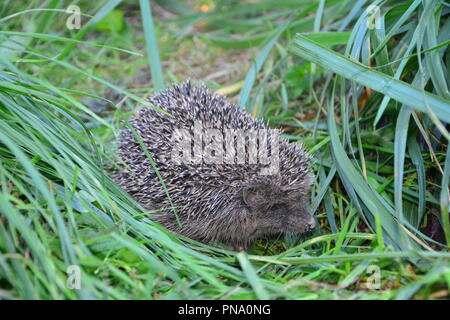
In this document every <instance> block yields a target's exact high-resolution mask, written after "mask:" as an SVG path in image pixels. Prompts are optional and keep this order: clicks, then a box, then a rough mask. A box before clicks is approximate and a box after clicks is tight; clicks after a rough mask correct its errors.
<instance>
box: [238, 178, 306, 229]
mask: <svg viewBox="0 0 450 320" xmlns="http://www.w3.org/2000/svg"><path fill="white" fill-rule="evenodd" d="M243 201H244V203H245V205H246V206H247V207H248V208H249V210H250V212H251V213H252V217H253V218H254V219H255V222H254V223H255V228H256V229H257V231H258V234H260V235H264V234H266V235H267V234H276V233H291V234H298V233H304V232H308V231H311V230H313V229H314V227H315V220H314V218H313V217H312V216H311V214H310V213H309V210H308V207H309V198H308V194H307V190H304V189H301V188H297V189H293V188H292V187H291V188H284V187H282V186H279V185H277V184H276V183H273V182H272V183H270V182H266V183H261V182H258V183H256V184H253V185H250V186H247V187H245V188H244V189H243Z"/></svg>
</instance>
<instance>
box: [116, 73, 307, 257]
mask: <svg viewBox="0 0 450 320" xmlns="http://www.w3.org/2000/svg"><path fill="white" fill-rule="evenodd" d="M149 100H150V103H151V104H153V105H154V106H156V107H158V108H160V109H163V110H164V111H166V112H168V113H170V114H171V115H172V116H167V115H165V114H164V113H162V112H159V111H156V110H154V109H152V108H149V107H146V108H142V109H140V110H139V111H138V112H137V114H136V115H135V116H134V117H133V118H132V119H131V120H130V124H131V125H132V126H133V128H134V129H135V133H137V134H138V135H139V136H140V138H141V143H143V144H144V145H145V148H146V149H147V150H148V152H149V154H150V155H151V157H152V158H153V160H154V162H155V164H156V168H157V171H158V173H159V175H160V176H161V178H162V180H163V181H164V184H165V187H166V188H164V187H163V184H162V183H161V181H160V178H159V177H158V175H157V173H156V172H155V170H154V169H153V167H152V165H151V163H150V162H149V159H148V157H147V155H146V153H145V152H144V150H143V149H142V147H141V144H140V141H138V139H136V136H135V135H134V132H133V131H134V130H130V128H128V127H125V128H124V129H122V130H121V132H120V134H119V139H118V155H119V156H120V157H121V159H122V160H123V162H124V163H125V164H126V165H123V164H122V163H121V162H119V163H118V166H119V168H120V169H119V170H118V171H116V172H115V173H114V176H113V178H114V180H115V181H116V182H117V183H118V184H119V185H120V186H121V187H122V188H123V189H124V190H125V191H126V192H128V193H129V194H130V195H131V196H132V197H133V198H134V199H135V200H136V201H137V202H139V203H140V204H141V206H142V207H143V208H144V209H146V210H149V211H156V212H155V213H150V218H151V219H153V220H155V221H157V222H159V223H160V224H162V225H164V226H165V227H166V228H167V229H169V230H171V231H174V232H176V233H179V234H182V235H184V236H187V237H189V238H192V239H194V240H198V241H200V242H204V243H208V242H214V241H219V242H221V243H224V244H226V245H229V246H231V247H232V248H233V249H234V250H247V248H248V247H249V245H250V244H251V243H252V242H253V241H254V240H256V239H258V238H261V237H264V236H268V235H276V234H280V233H289V234H299V233H304V232H308V231H311V230H312V229H313V228H314V226H315V220H314V218H313V217H312V216H311V214H310V213H309V211H308V207H309V189H310V186H311V184H312V181H313V174H312V172H311V169H310V166H309V162H310V157H309V156H308V155H307V154H306V153H305V151H304V150H303V148H302V147H301V146H300V145H299V144H289V143H288V141H287V140H286V139H284V138H281V137H280V133H281V132H280V131H279V130H276V129H270V128H269V127H268V125H267V124H265V123H264V122H262V121H261V120H258V119H254V118H253V117H252V116H251V115H249V114H248V113H246V112H244V111H241V110H240V109H239V108H238V107H237V106H235V105H233V104H231V103H229V102H228V101H227V100H226V99H225V98H224V97H222V96H219V95H217V94H213V93H212V92H211V91H210V90H209V89H207V88H206V87H204V86H194V85H192V83H191V82H190V81H187V82H184V83H181V84H178V85H174V86H173V87H172V88H170V89H167V90H165V91H162V92H160V93H158V94H156V95H154V96H152V97H150V98H149ZM174 208H176V209H175V210H176V212H174Z"/></svg>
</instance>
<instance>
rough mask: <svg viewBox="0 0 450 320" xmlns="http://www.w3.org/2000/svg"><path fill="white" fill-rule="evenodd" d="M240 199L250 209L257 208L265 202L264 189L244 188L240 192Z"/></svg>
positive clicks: (255, 187)
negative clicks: (241, 198)
mask: <svg viewBox="0 0 450 320" xmlns="http://www.w3.org/2000/svg"><path fill="white" fill-rule="evenodd" d="M242 197H243V199H244V202H245V204H246V205H248V206H249V207H251V208H257V207H261V206H263V205H264V203H266V202H267V199H266V197H265V192H264V188H263V187H262V186H251V187H246V188H244V189H243V191H242Z"/></svg>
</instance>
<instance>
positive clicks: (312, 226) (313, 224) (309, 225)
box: [306, 217, 316, 231]
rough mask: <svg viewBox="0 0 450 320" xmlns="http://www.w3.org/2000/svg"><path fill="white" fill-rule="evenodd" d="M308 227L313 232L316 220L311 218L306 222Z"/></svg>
mask: <svg viewBox="0 0 450 320" xmlns="http://www.w3.org/2000/svg"><path fill="white" fill-rule="evenodd" d="M306 226H307V228H308V230H310V231H311V230H312V229H314V227H315V226H316V220H314V218H313V217H310V218H309V220H308V221H307V222H306Z"/></svg>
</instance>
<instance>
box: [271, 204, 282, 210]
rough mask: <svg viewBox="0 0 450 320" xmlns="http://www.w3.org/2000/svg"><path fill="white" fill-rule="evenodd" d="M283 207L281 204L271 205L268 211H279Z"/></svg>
mask: <svg viewBox="0 0 450 320" xmlns="http://www.w3.org/2000/svg"><path fill="white" fill-rule="evenodd" d="M282 207H283V205H282V204H281V203H275V204H274V205H272V206H271V207H270V210H279V209H281V208H282Z"/></svg>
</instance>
